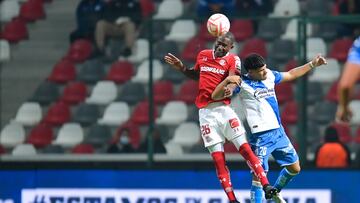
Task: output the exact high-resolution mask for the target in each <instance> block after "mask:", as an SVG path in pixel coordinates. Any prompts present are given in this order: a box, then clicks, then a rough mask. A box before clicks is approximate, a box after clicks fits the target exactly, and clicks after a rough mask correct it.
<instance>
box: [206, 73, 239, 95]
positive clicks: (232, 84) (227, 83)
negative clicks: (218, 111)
mask: <svg viewBox="0 0 360 203" xmlns="http://www.w3.org/2000/svg"><path fill="white" fill-rule="evenodd" d="M240 83H241V78H240V76H238V75H230V76H228V77H226V78H225V80H223V81H222V82H221V83H220V84H218V86H216V88H215V90H214V91H213V93H212V94H211V99H213V100H222V99H224V98H227V97H230V96H231V95H232V92H233V90H234V89H235V88H236V87H237V86H239V85H240Z"/></svg>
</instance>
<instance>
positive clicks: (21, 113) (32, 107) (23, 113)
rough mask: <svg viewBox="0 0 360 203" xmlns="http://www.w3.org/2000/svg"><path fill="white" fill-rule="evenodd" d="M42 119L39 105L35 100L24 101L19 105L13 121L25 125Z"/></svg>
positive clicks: (31, 124)
mask: <svg viewBox="0 0 360 203" xmlns="http://www.w3.org/2000/svg"><path fill="white" fill-rule="evenodd" d="M41 119H42V110H41V106H40V104H39V103H37V102H25V103H23V104H21V106H20V107H19V109H18V111H17V113H16V116H15V119H14V120H15V122H17V123H20V124H22V125H25V126H33V125H35V124H37V123H39V122H40V120H41Z"/></svg>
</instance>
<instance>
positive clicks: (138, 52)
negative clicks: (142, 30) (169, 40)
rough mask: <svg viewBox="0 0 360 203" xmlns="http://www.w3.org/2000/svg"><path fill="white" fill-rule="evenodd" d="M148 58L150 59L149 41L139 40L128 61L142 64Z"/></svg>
mask: <svg viewBox="0 0 360 203" xmlns="http://www.w3.org/2000/svg"><path fill="white" fill-rule="evenodd" d="M155 35H156V34H155ZM164 36H165V34H164ZM164 36H162V37H161V39H163V38H164ZM154 38H155V37H154ZM158 40H159V39H158ZM148 57H149V41H148V40H147V39H137V40H136V42H135V45H134V47H133V51H132V55H131V56H129V57H128V60H129V61H131V62H133V63H141V62H142V61H143V60H145V59H147V58H148Z"/></svg>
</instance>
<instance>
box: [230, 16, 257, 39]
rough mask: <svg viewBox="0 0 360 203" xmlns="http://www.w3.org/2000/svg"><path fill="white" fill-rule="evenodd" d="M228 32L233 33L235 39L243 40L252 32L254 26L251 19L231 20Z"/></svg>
mask: <svg viewBox="0 0 360 203" xmlns="http://www.w3.org/2000/svg"><path fill="white" fill-rule="evenodd" d="M230 32H232V33H233V34H234V37H235V39H236V41H244V40H246V39H248V38H251V37H252V36H253V34H254V27H253V23H252V21H251V20H233V21H232V22H231V27H230Z"/></svg>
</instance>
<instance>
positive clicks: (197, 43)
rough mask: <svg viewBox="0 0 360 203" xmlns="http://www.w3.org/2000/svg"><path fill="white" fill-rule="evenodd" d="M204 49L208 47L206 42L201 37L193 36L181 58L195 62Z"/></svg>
mask: <svg viewBox="0 0 360 203" xmlns="http://www.w3.org/2000/svg"><path fill="white" fill-rule="evenodd" d="M203 49H206V42H205V41H204V40H203V39H201V38H199V37H193V38H192V39H190V40H189V41H188V42H187V43H186V45H185V48H184V49H183V51H182V53H181V58H183V59H184V60H186V61H190V62H195V61H196V57H197V53H198V52H199V51H201V50H203Z"/></svg>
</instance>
